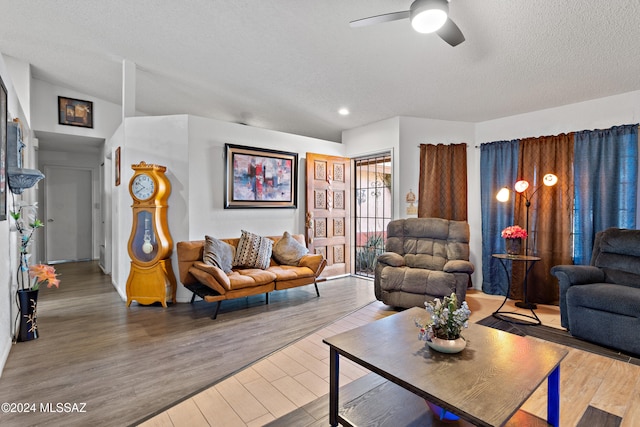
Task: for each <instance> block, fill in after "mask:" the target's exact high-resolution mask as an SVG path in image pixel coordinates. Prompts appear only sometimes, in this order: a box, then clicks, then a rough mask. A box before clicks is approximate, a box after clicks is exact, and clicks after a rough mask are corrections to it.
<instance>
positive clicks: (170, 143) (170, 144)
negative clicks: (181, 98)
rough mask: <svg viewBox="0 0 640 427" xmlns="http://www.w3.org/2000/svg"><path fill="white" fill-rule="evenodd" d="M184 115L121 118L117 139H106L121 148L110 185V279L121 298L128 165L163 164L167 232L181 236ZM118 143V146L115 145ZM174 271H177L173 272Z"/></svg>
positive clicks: (126, 262) (129, 218)
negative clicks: (167, 192) (166, 185)
mask: <svg viewBox="0 0 640 427" xmlns="http://www.w3.org/2000/svg"><path fill="white" fill-rule="evenodd" d="M187 123H188V117H187V116H185V115H181V116H159V117H130V118H127V119H125V122H124V129H123V130H122V131H119V132H118V133H117V138H114V140H113V141H109V145H110V146H111V148H112V149H113V150H114V151H115V149H116V147H117V146H120V147H121V158H120V161H121V169H120V182H121V184H120V185H119V186H118V187H113V194H112V214H113V241H112V244H113V247H112V261H113V265H112V273H111V274H112V276H111V280H112V281H113V284H114V286H115V288H116V290H117V291H118V293H119V294H120V296H121V297H122V299H123V300H126V295H127V293H126V285H127V278H128V276H129V270H130V264H131V259H130V258H129V253H128V252H127V244H128V241H129V235H130V234H131V226H132V223H133V215H132V211H131V204H132V200H131V196H130V194H129V181H130V179H131V177H132V176H133V169H131V165H133V164H138V163H140V162H142V161H144V162H146V163H149V164H157V165H162V166H166V167H167V171H166V175H167V177H168V178H169V181H170V182H171V194H170V196H169V201H168V203H169V208H168V210H167V219H168V222H169V232H170V234H171V237H172V238H173V241H174V242H177V241H178V240H181V239H183V236H184V235H185V233H186V232H185V229H184V228H185V224H187V210H186V208H187V204H186V194H185V185H184V182H185V181H186V179H187V170H188V164H187V158H188V157H187V156H188V149H187V145H188V132H187ZM115 144H120V145H115ZM177 267H178V265H177V262H176V259H175V257H173V268H174V269H176V272H177ZM176 274H177V273H176Z"/></svg>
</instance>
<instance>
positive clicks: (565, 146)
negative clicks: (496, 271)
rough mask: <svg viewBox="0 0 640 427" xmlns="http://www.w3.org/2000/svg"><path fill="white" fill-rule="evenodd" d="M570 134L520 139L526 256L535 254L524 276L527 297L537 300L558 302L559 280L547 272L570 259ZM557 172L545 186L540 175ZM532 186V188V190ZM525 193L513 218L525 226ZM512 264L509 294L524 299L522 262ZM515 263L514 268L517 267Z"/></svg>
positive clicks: (550, 302)
mask: <svg viewBox="0 0 640 427" xmlns="http://www.w3.org/2000/svg"><path fill="white" fill-rule="evenodd" d="M572 162H573V133H570V134H561V135H556V136H547V137H540V138H527V139H522V140H521V141H520V153H519V159H518V179H524V180H526V181H528V182H529V189H528V191H527V193H528V198H529V200H530V202H531V206H530V207H529V229H528V230H527V232H528V234H529V237H528V239H527V247H528V253H529V255H533V256H537V257H540V258H541V260H540V261H538V262H536V263H535V264H534V266H533V268H532V269H531V271H530V273H529V276H528V280H527V300H528V301H529V302H537V303H541V304H555V305H557V304H558V298H559V291H558V282H557V280H556V279H555V278H554V277H553V276H551V274H550V270H551V267H552V266H554V265H559V264H572V261H571V257H572V254H571V229H572V220H571V218H572V211H573V175H572V174H573V172H572ZM548 173H552V174H554V175H556V176H557V177H558V183H557V184H556V185H555V186H553V187H546V186H544V185H543V183H542V178H543V177H544V175H545V174H548ZM534 191H535V193H533V192H534ZM526 216H527V208H526V198H525V197H522V195H517V196H516V207H515V223H516V224H518V225H520V226H522V227H523V228H524V227H525V226H526V225H525V224H526V221H527V218H526ZM516 264H525V263H514V267H513V282H512V284H513V286H512V292H511V295H512V297H513V298H516V299H523V297H524V295H523V289H522V283H523V279H524V265H521V266H517V265H516ZM516 267H518V268H516Z"/></svg>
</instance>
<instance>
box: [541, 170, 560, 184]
mask: <svg viewBox="0 0 640 427" xmlns="http://www.w3.org/2000/svg"><path fill="white" fill-rule="evenodd" d="M542 182H543V183H544V185H546V186H547V187H553V186H554V185H556V184H557V183H558V177H557V176H555V175H554V174H552V173H548V174H546V175H545V176H544V177H543V178H542Z"/></svg>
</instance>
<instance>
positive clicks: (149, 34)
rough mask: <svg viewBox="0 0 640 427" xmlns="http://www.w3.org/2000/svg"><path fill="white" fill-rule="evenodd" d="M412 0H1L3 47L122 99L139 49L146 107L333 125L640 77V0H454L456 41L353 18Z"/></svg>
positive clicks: (292, 129) (602, 89) (334, 135)
mask: <svg viewBox="0 0 640 427" xmlns="http://www.w3.org/2000/svg"><path fill="white" fill-rule="evenodd" d="M410 3H411V2H410V1H409V0H349V1H344V0H320V1H301V0H270V1H264V0H253V1H247V0H191V1H175V0H172V1H166V0H135V1H131V0H126V1H125V0H109V1H104V0H100V1H96V0H82V1H81V0H65V1H49V0H30V1H20V2H17V1H8V0H0V8H1V12H2V13H1V14H0V52H3V53H4V54H7V55H11V56H13V57H16V58H18V59H20V60H23V61H26V62H29V63H30V64H32V73H33V76H34V77H35V78H37V79H41V80H44V81H47V82H50V83H53V84H56V85H60V86H63V87H68V88H72V89H75V90H78V91H81V92H83V93H86V94H88V95H90V96H95V97H98V98H102V99H105V100H108V101H111V102H114V103H120V102H121V91H122V89H121V77H122V60H123V59H127V60H130V61H132V62H134V63H136V65H137V67H138V71H137V83H136V107H137V109H138V110H139V111H142V112H144V113H146V114H152V115H163V114H182V113H189V114H194V115H199V116H205V117H213V118H217V119H221V120H225V121H231V122H239V123H246V124H249V125H252V126H256V127H263V128H268V129H274V130H279V131H284V132H289V133H294V134H299V135H306V136H311V137H316V138H321V139H327V140H332V141H340V139H341V131H343V130H346V129H350V128H353V127H357V126H361V125H364V124H368V123H372V122H375V121H378V120H382V119H386V118H389V117H394V116H398V115H402V116H415V117H425V118H433V119H443V120H457V121H468V122H479V121H485V120H490V119H494V118H499V117H505V116H510V115H514V114H519V113H525V112H528V111H535V110H540V109H544V108H549V107H554V106H559V105H564V104H570V103H574V102H579V101H584V100H589V99H594V98H600V97H604V96H608V95H614V94H619V93H623V92H628V91H633V90H638V89H640V1H638V0H627V1H623V0H615V1H606V2H605V1H603V0H563V1H559V0H508V1H507V0H451V3H450V16H451V17H452V19H453V20H454V21H455V22H456V23H457V24H458V26H459V27H460V28H461V30H462V32H463V33H464V35H465V37H466V39H467V40H466V41H465V42H464V43H462V44H461V45H459V46H457V47H455V48H452V47H451V46H449V45H448V44H446V43H445V42H443V41H442V40H441V39H440V38H439V37H437V36H436V35H422V34H418V33H415V32H414V31H413V30H412V29H411V27H410V24H409V22H408V21H407V20H403V21H396V22H389V23H384V24H379V25H374V26H369V27H363V28H358V29H352V28H350V27H349V25H348V23H349V21H351V20H354V19H358V18H363V17H367V16H370V15H377V14H382V13H388V12H395V11H399V10H407V9H408V8H409V5H410ZM603 6H604V7H603ZM343 106H346V107H348V108H349V109H350V110H351V115H349V116H347V117H342V116H339V115H338V114H337V110H338V108H340V107H343Z"/></svg>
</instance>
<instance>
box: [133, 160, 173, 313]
mask: <svg viewBox="0 0 640 427" xmlns="http://www.w3.org/2000/svg"><path fill="white" fill-rule="evenodd" d="M131 168H132V169H133V170H134V173H133V176H132V177H131V181H130V182H129V193H131V198H132V199H133V204H132V205H131V209H132V210H133V225H132V227H131V236H130V237H129V243H128V245H127V249H128V251H129V257H131V270H130V271H129V278H128V279H127V307H128V306H129V305H130V304H131V301H133V300H135V301H137V302H138V304H152V303H154V302H160V303H162V306H163V307H166V306H167V293H170V294H171V295H170V296H171V301H172V302H173V303H175V302H176V287H177V285H176V277H175V275H174V274H173V269H172V267H171V252H172V249H173V241H172V239H171V234H170V233H169V226H168V224H167V207H168V206H167V200H168V199H169V193H170V192H171V183H170V182H169V179H167V177H166V176H165V174H164V173H165V171H166V170H167V168H166V167H165V166H159V165H152V164H147V163H145V162H140V163H139V164H137V165H131ZM167 289H169V292H167Z"/></svg>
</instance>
